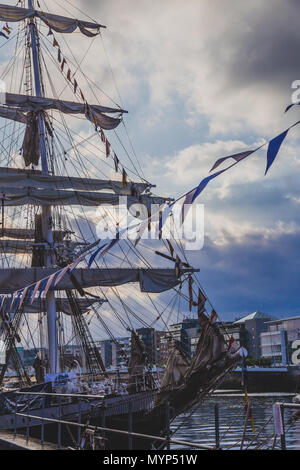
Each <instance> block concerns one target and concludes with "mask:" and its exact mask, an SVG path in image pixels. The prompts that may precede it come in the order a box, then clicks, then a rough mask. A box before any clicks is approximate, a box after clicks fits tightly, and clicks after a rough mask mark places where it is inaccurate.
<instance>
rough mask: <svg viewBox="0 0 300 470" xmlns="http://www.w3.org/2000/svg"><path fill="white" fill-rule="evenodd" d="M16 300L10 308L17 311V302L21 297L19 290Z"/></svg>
mask: <svg viewBox="0 0 300 470" xmlns="http://www.w3.org/2000/svg"><path fill="white" fill-rule="evenodd" d="M16 294H17V295H16V298H15V300H14V302H13V304H12V307H13V308H14V310H17V308H19V302H20V299H21V296H22V291H21V290H20V291H19V292H17V293H16Z"/></svg>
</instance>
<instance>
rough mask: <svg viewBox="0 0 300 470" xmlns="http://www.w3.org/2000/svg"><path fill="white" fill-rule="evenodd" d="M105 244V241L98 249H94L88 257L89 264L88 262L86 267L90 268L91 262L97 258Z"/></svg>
mask: <svg viewBox="0 0 300 470" xmlns="http://www.w3.org/2000/svg"><path fill="white" fill-rule="evenodd" d="M106 245H107V243H105V244H104V245H101V246H100V248H98V250H96V251H95V252H94V253H93V254H92V256H91V257H90V260H89V264H88V268H90V267H91V266H92V264H93V262H94V261H95V259H96V258H97V256H98V255H99V253H100V252H101V251H102V249H103V248H104V247H105V246H106Z"/></svg>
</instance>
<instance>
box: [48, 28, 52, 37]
mask: <svg viewBox="0 0 300 470" xmlns="http://www.w3.org/2000/svg"><path fill="white" fill-rule="evenodd" d="M47 36H53V32H52V29H51V28H49V31H48V34H47Z"/></svg>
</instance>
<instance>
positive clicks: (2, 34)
mask: <svg viewBox="0 0 300 470" xmlns="http://www.w3.org/2000/svg"><path fill="white" fill-rule="evenodd" d="M0 36H3V37H4V38H5V39H8V36H6V34H4V33H2V31H0Z"/></svg>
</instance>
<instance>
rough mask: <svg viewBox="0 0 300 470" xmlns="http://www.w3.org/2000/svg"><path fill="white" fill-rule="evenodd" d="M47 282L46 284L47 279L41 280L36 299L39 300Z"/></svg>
mask: <svg viewBox="0 0 300 470" xmlns="http://www.w3.org/2000/svg"><path fill="white" fill-rule="evenodd" d="M47 282H48V278H47V279H43V280H42V281H41V284H40V288H39V290H40V292H39V295H38V299H40V298H41V296H42V293H43V292H44V290H45V287H46V285H47Z"/></svg>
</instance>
